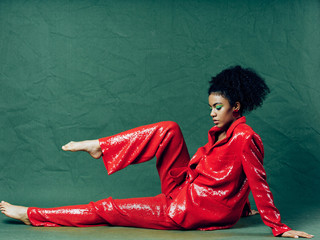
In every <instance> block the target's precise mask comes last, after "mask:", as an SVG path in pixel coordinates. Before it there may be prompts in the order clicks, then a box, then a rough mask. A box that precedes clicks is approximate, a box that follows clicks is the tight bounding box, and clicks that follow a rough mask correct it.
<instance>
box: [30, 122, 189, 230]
mask: <svg viewBox="0 0 320 240" xmlns="http://www.w3.org/2000/svg"><path fill="white" fill-rule="evenodd" d="M99 142H100V146H101V149H102V153H103V156H102V157H103V161H104V163H105V165H106V168H107V170H108V173H109V174H112V173H113V172H115V171H118V170H121V169H123V168H125V167H126V166H128V165H130V164H136V163H141V162H145V161H149V160H150V159H152V158H153V157H154V156H156V157H157V162H156V167H157V170H158V173H159V177H160V181H161V191H162V193H161V194H159V195H157V196H155V197H146V198H132V199H112V198H111V197H109V198H107V199H102V200H100V201H97V202H90V203H89V204H86V205H76V206H66V207H57V208H35V207H29V208H28V217H29V220H30V222H31V224H32V225H34V226H47V227H56V226H77V227H86V226H99V225H115V226H132V227H142V228H155V229H181V227H179V226H178V225H177V224H175V223H174V222H173V221H172V220H171V219H170V218H169V217H168V216H167V214H166V213H165V212H166V209H167V206H168V203H169V201H170V198H169V197H168V196H169V195H170V194H172V193H173V192H174V191H175V190H177V186H178V185H179V182H177V180H175V179H174V178H173V177H172V176H171V174H170V172H169V171H170V170H171V169H174V168H177V169H178V168H185V167H186V166H187V165H188V162H189V160H190V157H189V153H188V150H187V147H186V144H185V142H184V139H183V136H182V133H181V131H180V128H179V126H178V125H177V124H176V123H174V122H160V123H156V124H151V125H147V126H142V127H138V128H135V129H132V130H128V131H126V132H123V133H120V134H117V135H114V136H111V137H106V138H102V139H99Z"/></svg>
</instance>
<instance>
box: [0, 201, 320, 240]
mask: <svg viewBox="0 0 320 240" xmlns="http://www.w3.org/2000/svg"><path fill="white" fill-rule="evenodd" d="M281 215H282V218H283V222H285V223H286V224H287V225H289V226H290V227H292V228H295V230H301V231H305V232H308V233H310V234H313V235H315V238H314V239H320V207H319V206H314V205H308V206H304V207H303V208H302V207H299V206H291V207H289V206H287V207H285V208H281ZM272 237H273V236H272V234H271V230H270V228H268V227H267V226H265V225H264V224H263V222H262V221H261V218H260V216H259V215H257V216H252V217H247V218H242V219H241V220H240V221H239V222H238V223H237V224H236V225H235V226H234V227H233V228H231V229H226V230H218V231H172V230H171V231H164V230H152V229H138V228H126V227H89V228H74V227H58V228H44V227H31V226H26V225H23V224H21V223H19V222H17V221H14V220H10V219H8V218H6V217H5V216H3V215H1V216H0V239H6V240H11V239H14V240H17V239H22V240H24V239H25V240H29V239H30V240H31V239H32V240H37V239H59V240H61V239H62V240H63V239H68V240H70V239H86V240H87V239H90V240H91V239H166V240H170V239H183V240H189V239H190V240H191V239H197V240H198V239H271V238H272Z"/></svg>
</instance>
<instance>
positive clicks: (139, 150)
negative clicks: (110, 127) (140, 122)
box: [62, 121, 190, 195]
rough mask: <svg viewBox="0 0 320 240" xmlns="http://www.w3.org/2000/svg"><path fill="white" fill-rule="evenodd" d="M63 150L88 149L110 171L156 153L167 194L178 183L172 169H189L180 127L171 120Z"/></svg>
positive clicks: (153, 155)
mask: <svg viewBox="0 0 320 240" xmlns="http://www.w3.org/2000/svg"><path fill="white" fill-rule="evenodd" d="M62 149H63V150H65V151H73V152H75V151H86V152H88V153H89V154H90V155H91V156H92V157H94V158H100V157H101V156H102V159H103V161H104V163H105V166H106V168H107V171H108V173H109V174H112V173H114V172H116V171H119V170H121V169H123V168H125V167H127V166H128V165H130V164H137V163H142V162H146V161H149V160H151V159H152V158H153V157H155V156H156V157H157V163H156V166H157V169H158V173H159V177H160V181H161V189H162V192H163V193H164V194H166V195H167V194H169V193H170V192H171V191H172V190H173V189H174V188H175V187H176V185H177V183H176V182H175V180H174V179H173V178H172V177H171V174H170V170H171V169H178V168H185V167H187V165H188V162H189V160H190V156H189V153H188V149H187V147H186V144H185V141H184V138H183V135H182V133H181V130H180V127H179V126H178V124H177V123H175V122H171V121H166V122H159V123H155V124H150V125H146V126H141V127H138V128H134V129H131V130H128V131H125V132H122V133H119V134H116V135H113V136H111V137H105V138H101V139H98V140H89V141H82V142H70V143H68V144H66V145H65V146H63V147H62ZM178 171H179V170H178ZM176 174H177V173H176Z"/></svg>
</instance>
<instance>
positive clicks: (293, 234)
mask: <svg viewBox="0 0 320 240" xmlns="http://www.w3.org/2000/svg"><path fill="white" fill-rule="evenodd" d="M281 237H290V238H299V237H303V238H313V237H314V236H313V235H311V234H308V233H306V232H301V231H295V230H290V231H287V232H284V233H283V234H282V235H281Z"/></svg>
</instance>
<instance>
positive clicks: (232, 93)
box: [208, 65, 270, 114]
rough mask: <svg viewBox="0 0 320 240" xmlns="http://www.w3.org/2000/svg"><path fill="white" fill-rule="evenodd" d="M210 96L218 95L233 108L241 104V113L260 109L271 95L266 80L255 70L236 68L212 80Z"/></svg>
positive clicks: (221, 73) (229, 69)
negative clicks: (268, 95) (226, 100)
mask: <svg viewBox="0 0 320 240" xmlns="http://www.w3.org/2000/svg"><path fill="white" fill-rule="evenodd" d="M209 83H210V87H209V90H208V94H209V95H210V94H212V93H217V94H221V95H222V96H223V97H225V98H227V99H228V100H229V103H230V105H231V106H234V105H235V103H236V102H240V105H241V107H240V113H241V114H243V113H244V112H250V111H252V110H254V109H256V108H257V107H260V106H261V105H262V103H263V100H264V99H265V97H266V96H267V94H268V93H270V89H269V87H268V86H267V84H266V83H265V81H264V79H263V78H262V77H260V76H259V75H258V74H257V73H256V72H255V71H254V70H252V69H249V68H246V69H244V68H242V67H241V66H239V65H238V66H234V67H230V68H227V69H225V70H223V71H222V72H220V73H219V74H217V75H216V76H215V77H212V78H211V81H210V82H209Z"/></svg>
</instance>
